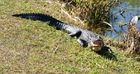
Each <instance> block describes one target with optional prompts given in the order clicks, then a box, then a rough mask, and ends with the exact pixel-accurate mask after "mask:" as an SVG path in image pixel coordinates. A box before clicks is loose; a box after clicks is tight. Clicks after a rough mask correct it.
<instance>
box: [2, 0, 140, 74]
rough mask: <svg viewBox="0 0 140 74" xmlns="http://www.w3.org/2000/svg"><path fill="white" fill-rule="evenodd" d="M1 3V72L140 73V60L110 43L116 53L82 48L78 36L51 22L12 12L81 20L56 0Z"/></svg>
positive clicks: (44, 73) (4, 1) (64, 73)
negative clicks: (49, 0) (72, 36)
mask: <svg viewBox="0 0 140 74" xmlns="http://www.w3.org/2000/svg"><path fill="white" fill-rule="evenodd" d="M0 5H1V6H0V74H26V73H27V74H28V73H29V74H35V73H36V74H46V73H50V74H55V73H60V74H66V73H68V74H71V73H76V74H139V73H140V61H136V59H135V58H130V57H127V56H125V54H124V53H123V52H122V51H118V50H117V49H116V48H114V47H111V49H112V50H113V52H114V53H113V55H114V56H113V55H112V54H108V53H106V52H105V53H104V54H97V53H95V52H94V51H91V50H89V49H88V48H85V49H83V48H81V47H80V46H79V44H78V43H77V41H76V39H70V38H69V37H68V36H67V34H66V33H64V32H62V31H59V30H55V28H53V27H50V26H48V22H46V23H43V22H40V21H32V20H27V19H21V18H16V17H12V14H17V13H29V12H36V13H45V14H49V15H52V16H53V17H55V18H57V19H59V20H61V21H64V22H66V23H69V24H74V25H77V24H78V23H75V22H73V21H72V20H70V19H69V18H68V17H67V16H66V15H64V14H63V13H61V11H60V8H59V7H58V6H56V5H54V4H48V3H46V2H45V1H41V0H10V1H9V0H1V1H0ZM111 56H113V58H110V57H111ZM115 57H116V58H117V60H118V61H116V59H115Z"/></svg>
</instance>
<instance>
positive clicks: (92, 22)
mask: <svg viewBox="0 0 140 74" xmlns="http://www.w3.org/2000/svg"><path fill="white" fill-rule="evenodd" d="M60 1H64V2H65V3H66V4H65V9H66V10H67V11H68V12H69V14H71V15H74V16H78V17H79V18H80V19H82V21H85V22H86V23H87V25H88V28H89V29H91V30H92V29H95V27H96V28H102V29H104V27H109V26H108V25H105V24H103V23H102V22H103V21H106V22H109V19H110V17H109V15H110V8H111V7H112V6H113V5H115V3H116V2H117V0H106V1H104V0H94V1H93V0H82V1H81V0H60Z"/></svg>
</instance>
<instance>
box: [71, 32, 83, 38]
mask: <svg viewBox="0 0 140 74" xmlns="http://www.w3.org/2000/svg"><path fill="white" fill-rule="evenodd" d="M81 33H82V32H81V31H77V32H74V33H70V34H69V36H70V37H76V38H78V37H79V36H80V35H81Z"/></svg>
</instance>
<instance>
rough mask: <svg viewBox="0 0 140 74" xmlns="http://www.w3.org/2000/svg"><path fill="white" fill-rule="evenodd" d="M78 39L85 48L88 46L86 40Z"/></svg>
mask: <svg viewBox="0 0 140 74" xmlns="http://www.w3.org/2000/svg"><path fill="white" fill-rule="evenodd" d="M77 41H78V43H79V44H80V45H81V46H82V47H84V48H85V47H87V46H88V43H87V42H86V41H85V40H82V39H77Z"/></svg>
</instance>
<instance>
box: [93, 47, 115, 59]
mask: <svg viewBox="0 0 140 74" xmlns="http://www.w3.org/2000/svg"><path fill="white" fill-rule="evenodd" d="M96 53H97V54H99V55H101V56H103V57H104V58H107V59H109V60H114V61H118V59H117V57H116V56H115V55H114V52H113V51H112V50H111V49H110V48H109V47H107V46H104V47H103V48H102V49H101V50H100V51H96Z"/></svg>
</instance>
